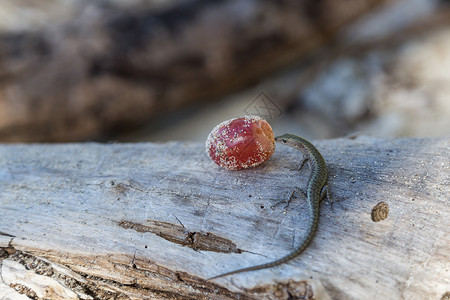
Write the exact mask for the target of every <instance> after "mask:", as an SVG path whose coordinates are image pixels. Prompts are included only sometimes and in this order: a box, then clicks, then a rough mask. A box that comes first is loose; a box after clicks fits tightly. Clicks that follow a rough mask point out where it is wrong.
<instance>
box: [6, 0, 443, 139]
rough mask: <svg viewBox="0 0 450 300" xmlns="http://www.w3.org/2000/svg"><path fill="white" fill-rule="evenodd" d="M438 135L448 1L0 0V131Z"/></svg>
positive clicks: (152, 135) (86, 135) (145, 135)
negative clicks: (235, 129)
mask: <svg viewBox="0 0 450 300" xmlns="http://www.w3.org/2000/svg"><path fill="white" fill-rule="evenodd" d="M247 114H256V115H260V116H261V117H263V118H265V119H267V120H268V121H269V123H270V124H271V125H272V127H273V129H274V131H275V134H282V133H286V132H289V133H295V134H299V135H303V136H305V137H306V138H311V139H324V138H333V137H341V136H348V135H350V136H351V135H355V134H360V135H363V134H364V135H371V136H379V137H404V136H409V137H414V136H421V137H424V136H449V134H450V1H444V0H320V1H319V0H283V1H280V0H278V1H277V0H258V1H257V0H227V1H223V0H217V1H206V0H165V1H161V0H101V1H100V0H99V1H89V0H2V1H1V2H0V142H3V143H8V142H82V141H99V142H108V141H118V142H135V141H167V140H190V141H205V139H206V136H207V135H208V133H209V132H210V130H211V129H212V128H213V127H214V126H215V125H216V124H218V123H220V122H222V121H224V120H226V119H229V118H232V117H237V116H242V115H247Z"/></svg>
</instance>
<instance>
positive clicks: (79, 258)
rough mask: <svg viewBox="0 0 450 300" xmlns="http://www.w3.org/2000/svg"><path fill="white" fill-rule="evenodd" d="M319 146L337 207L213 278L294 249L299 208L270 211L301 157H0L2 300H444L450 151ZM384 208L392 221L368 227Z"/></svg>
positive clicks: (448, 283)
mask: <svg viewBox="0 0 450 300" xmlns="http://www.w3.org/2000/svg"><path fill="white" fill-rule="evenodd" d="M316 145H317V147H318V148H319V149H320V151H321V152H322V153H323V155H324V157H325V159H326V161H327V163H328V169H329V173H330V178H329V186H330V191H331V193H332V196H333V198H334V199H335V200H340V203H339V204H336V205H333V206H330V205H326V204H323V205H322V210H321V219H320V225H319V230H318V233H317V236H316V238H315V239H314V241H313V242H312V244H311V245H310V247H309V248H308V249H307V250H306V252H305V253H303V255H301V257H299V258H297V259H295V260H294V261H292V262H290V263H288V264H284V265H282V266H280V267H276V268H272V269H267V270H262V271H257V272H250V273H243V274H239V275H235V276H230V277H226V278H221V279H218V280H215V281H207V280H206V278H208V277H211V276H213V275H217V274H219V273H222V272H225V271H230V270H234V269H235V268H240V267H245V266H250V265H253V264H257V263H263V262H267V261H269V260H272V259H275V258H279V257H280V256H282V255H284V254H286V253H287V252H289V251H290V250H291V249H292V248H293V247H294V245H296V244H297V242H296V241H298V240H299V238H300V236H301V235H302V234H303V232H304V230H305V220H306V218H307V216H306V212H307V211H306V209H305V201H304V200H303V199H295V200H294V201H292V202H291V203H290V204H289V206H288V207H285V205H286V203H283V202H281V203H279V202H280V201H284V200H286V199H287V197H288V195H289V194H290V192H291V191H292V189H293V187H294V186H300V187H304V186H305V184H306V180H307V177H308V173H309V171H308V169H307V168H304V169H302V170H301V171H298V170H297V169H296V168H297V167H298V162H299V161H300V158H301V154H300V153H299V152H298V151H295V150H293V149H290V148H287V147H283V146H280V145H278V146H277V151H276V152H275V154H274V155H273V156H272V157H271V158H270V159H269V161H268V162H266V163H265V164H264V165H262V166H260V167H258V168H254V169H250V170H244V171H234V172H231V171H226V170H223V169H220V168H218V167H217V166H216V165H214V164H213V163H212V162H211V161H210V160H209V158H208V157H207V156H206V154H205V152H204V146H203V145H201V144H193V143H176V142H174V143H166V144H108V145H104V144H65V145H4V146H0V216H1V217H0V246H1V248H0V249H1V250H0V276H1V281H0V295H2V296H3V297H0V299H22V298H23V299H27V298H26V297H25V295H29V296H31V297H45V296H47V297H50V298H51V299H76V298H81V299H94V298H95V299H97V298H101V299H104V298H108V297H112V298H114V297H115V299H130V298H131V299H143V298H152V299H155V298H156V299H236V298H239V299H304V298H308V297H310V298H309V299H313V298H314V299H440V297H441V296H442V295H443V294H444V293H445V292H447V291H449V290H450V251H449V248H450V212H449V195H450V189H449V186H450V178H449V177H450V175H449V174H450V172H449V171H450V169H449V168H450V140H449V139H448V138H441V139H393V140H384V139H372V138H365V137H361V138H357V139H355V140H347V139H337V140H328V141H318V142H316ZM380 201H384V202H386V203H387V204H388V205H389V207H390V213H389V216H388V218H387V219H386V220H384V221H381V222H378V223H375V222H373V221H372V220H371V217H370V213H371V210H372V207H373V206H374V205H376V204H377V203H378V202H380ZM277 203H278V205H277ZM16 291H20V292H21V293H22V295H20V294H19V293H18V292H16ZM20 296H22V298H20ZM58 297H59V298H58ZM301 297H304V298H301Z"/></svg>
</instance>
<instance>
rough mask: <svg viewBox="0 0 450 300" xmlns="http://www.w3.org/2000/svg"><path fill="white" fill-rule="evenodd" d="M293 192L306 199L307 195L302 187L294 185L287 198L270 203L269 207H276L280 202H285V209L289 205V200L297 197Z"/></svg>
mask: <svg viewBox="0 0 450 300" xmlns="http://www.w3.org/2000/svg"><path fill="white" fill-rule="evenodd" d="M295 194H297V195H298V196H302V197H304V198H305V199H307V197H308V196H307V195H306V193H305V192H304V191H303V190H302V189H300V188H299V187H295V188H294V190H293V191H292V193H291V195H290V196H289V198H288V199H287V200H281V201H278V202H277V203H275V204H274V205H272V206H271V208H272V209H273V208H275V207H277V206H278V205H280V204H282V203H285V204H286V205H285V206H284V208H283V210H286V209H287V208H288V207H289V205H290V204H291V201H292V200H293V199H294V198H297V197H296V196H295Z"/></svg>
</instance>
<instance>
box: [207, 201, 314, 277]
mask: <svg viewBox="0 0 450 300" xmlns="http://www.w3.org/2000/svg"><path fill="white" fill-rule="evenodd" d="M315 210H317V211H315ZM318 210H319V207H318V205H312V206H311V207H310V220H309V222H308V228H307V231H306V232H307V234H306V236H304V237H303V239H302V241H301V243H300V245H299V246H298V247H297V248H295V249H294V250H293V251H292V252H291V253H289V254H288V255H286V256H283V257H282V258H280V259H277V260H274V261H272V262H268V263H265V264H261V265H256V266H252V267H248V268H243V269H238V270H234V271H231V272H227V273H223V274H220V275H217V276H214V277H211V278H208V280H212V279H216V278H220V277H224V276H228V275H232V274H237V273H242V272H249V271H256V270H261V269H266V268H271V267H275V266H279V265H281V264H283V263H285V262H287V261H289V260H291V259H293V258H295V257H296V256H298V255H300V253H302V252H303V251H304V250H305V249H306V247H308V245H309V243H311V241H312V240H313V238H314V235H315V233H316V230H317V227H318V223H319V222H318V219H319V213H318Z"/></svg>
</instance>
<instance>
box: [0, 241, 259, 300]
mask: <svg viewBox="0 0 450 300" xmlns="http://www.w3.org/2000/svg"><path fill="white" fill-rule="evenodd" d="M0 250H2V251H4V252H5V253H7V257H6V259H9V260H11V261H15V262H18V263H19V264H21V265H23V266H24V267H25V268H26V269H27V270H31V271H33V272H35V273H36V274H39V275H43V276H47V277H49V278H53V279H55V280H56V281H58V282H59V283H60V284H62V285H63V286H65V287H66V288H68V289H70V290H71V291H73V292H75V293H76V294H77V295H78V297H80V299H130V297H131V298H133V299H134V298H135V297H133V295H134V296H136V295H139V296H142V297H144V296H150V297H153V298H152V299H192V300H195V299H205V300H206V299H211V296H213V295H216V296H218V297H220V298H221V299H244V300H252V299H255V298H253V297H251V296H248V295H245V294H242V293H236V292H232V291H229V290H228V289H226V288H224V287H221V286H218V285H216V284H214V283H213V282H209V281H207V280H205V279H202V278H199V277H196V276H192V275H191V274H188V273H185V272H174V271H171V270H169V269H166V268H164V267H162V266H158V265H155V264H154V263H150V262H142V261H141V262H140V263H139V267H136V266H135V267H134V268H131V267H130V266H129V265H125V264H121V263H118V262H115V261H112V260H110V259H111V257H108V258H106V260H103V259H101V258H100V257H97V261H103V262H107V263H109V264H110V267H113V268H114V269H115V270H116V271H117V270H119V269H120V270H122V271H123V272H126V273H127V274H128V275H130V272H132V273H133V274H132V275H131V277H133V280H131V281H129V282H126V281H125V282H120V281H118V280H116V279H111V278H104V277H102V276H99V275H98V273H96V275H93V274H88V273H86V272H84V271H81V270H79V269H80V268H81V269H83V265H81V264H82V262H86V261H88V259H87V258H86V257H72V260H69V261H71V264H61V262H59V261H58V259H59V258H60V257H61V254H55V253H54V254H49V253H45V257H42V258H41V257H38V256H34V255H32V254H30V253H26V252H23V251H20V250H17V249H14V248H13V247H8V248H4V247H0ZM48 255H50V256H49V257H47V256H48ZM55 263H56V264H59V267H58V268H57V269H55V268H53V267H52V265H53V264H55ZM80 263H81V264H80ZM100 264H101V263H100ZM145 265H149V266H150V268H149V269H147V268H145ZM0 268H1V264H0ZM64 269H65V270H64ZM0 274H1V272H0ZM70 274H72V275H73V276H75V277H77V278H74V277H71V275H70ZM119 278H120V277H119ZM166 286H170V288H168V287H166ZM10 287H11V288H13V289H15V290H16V291H17V292H19V293H21V294H25V295H27V296H28V297H30V298H31V299H38V298H39V297H37V293H36V292H35V291H33V288H32V287H29V286H27V285H26V284H22V283H12V284H11V285H10ZM50 290H51V287H49V288H46V291H50ZM213 297H214V296H213Z"/></svg>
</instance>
